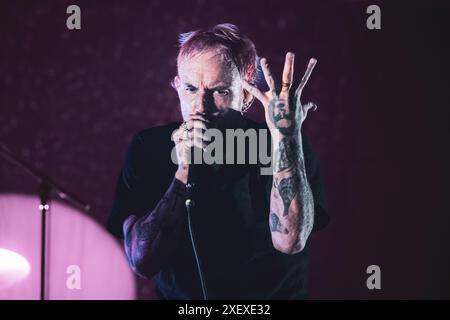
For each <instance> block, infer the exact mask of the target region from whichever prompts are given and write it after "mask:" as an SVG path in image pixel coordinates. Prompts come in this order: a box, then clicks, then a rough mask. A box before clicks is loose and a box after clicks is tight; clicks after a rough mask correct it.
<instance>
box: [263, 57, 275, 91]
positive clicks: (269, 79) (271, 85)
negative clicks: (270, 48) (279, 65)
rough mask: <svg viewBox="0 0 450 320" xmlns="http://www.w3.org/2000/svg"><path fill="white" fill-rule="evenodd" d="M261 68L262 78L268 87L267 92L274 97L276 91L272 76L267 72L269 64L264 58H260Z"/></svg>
mask: <svg viewBox="0 0 450 320" xmlns="http://www.w3.org/2000/svg"><path fill="white" fill-rule="evenodd" d="M261 68H262V70H263V73H264V78H265V79H266V82H267V85H268V86H269V90H270V91H271V92H272V93H273V94H274V95H276V93H275V92H276V91H275V80H274V79H273V76H272V74H271V73H270V70H269V64H268V63H267V59H266V58H262V59H261Z"/></svg>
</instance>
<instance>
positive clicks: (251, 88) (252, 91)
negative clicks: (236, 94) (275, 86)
mask: <svg viewBox="0 0 450 320" xmlns="http://www.w3.org/2000/svg"><path fill="white" fill-rule="evenodd" d="M242 87H243V88H244V89H245V90H247V91H248V92H250V94H251V95H253V96H254V97H255V98H256V99H258V100H259V101H261V103H262V104H263V105H264V104H265V103H266V100H267V98H266V96H265V95H264V93H262V92H261V90H259V89H258V88H257V87H255V86H252V85H251V84H250V83H248V82H247V81H245V80H242Z"/></svg>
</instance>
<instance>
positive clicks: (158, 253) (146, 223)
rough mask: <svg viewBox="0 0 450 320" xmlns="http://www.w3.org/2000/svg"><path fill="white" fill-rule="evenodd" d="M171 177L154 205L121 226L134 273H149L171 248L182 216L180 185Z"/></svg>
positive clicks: (150, 274)
mask: <svg viewBox="0 0 450 320" xmlns="http://www.w3.org/2000/svg"><path fill="white" fill-rule="evenodd" d="M181 184H182V183H181V182H178V183H176V181H175V180H174V181H173V182H172V184H171V185H170V187H169V188H168V190H167V192H166V194H165V195H164V196H163V197H162V199H161V200H160V201H159V202H158V204H157V205H156V207H155V208H154V209H153V210H151V211H150V212H149V213H148V214H146V215H145V216H143V217H141V218H139V219H137V220H136V221H135V223H132V224H130V225H126V226H125V229H127V230H125V231H124V234H125V246H126V248H125V252H126V253H127V257H128V260H129V262H130V264H131V266H132V267H133V268H134V270H135V271H136V272H138V273H139V274H141V275H144V276H149V277H150V276H153V274H155V273H156V272H157V271H158V270H159V268H160V266H161V264H162V262H163V261H162V260H163V259H164V258H165V257H166V256H167V254H168V253H169V252H170V251H171V250H172V249H174V247H175V244H176V243H177V241H176V239H177V237H178V236H179V235H180V234H181V231H182V230H183V229H182V226H183V223H184V220H185V219H184V217H185V214H184V212H185V206H184V201H185V194H184V185H181Z"/></svg>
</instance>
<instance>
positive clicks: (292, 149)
mask: <svg viewBox="0 0 450 320" xmlns="http://www.w3.org/2000/svg"><path fill="white" fill-rule="evenodd" d="M296 159H297V143H296V141H295V140H294V139H292V138H289V137H283V138H282V139H281V141H280V142H279V143H278V149H277V150H275V172H280V171H283V170H285V169H288V168H292V167H293V166H294V165H295V164H296Z"/></svg>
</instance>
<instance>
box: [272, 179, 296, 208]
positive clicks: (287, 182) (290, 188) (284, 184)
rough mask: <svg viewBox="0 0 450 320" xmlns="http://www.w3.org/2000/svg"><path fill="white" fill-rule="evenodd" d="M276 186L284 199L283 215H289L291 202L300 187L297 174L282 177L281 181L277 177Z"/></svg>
mask: <svg viewBox="0 0 450 320" xmlns="http://www.w3.org/2000/svg"><path fill="white" fill-rule="evenodd" d="M274 187H275V189H276V190H277V191H278V193H279V194H280V196H281V200H282V201H283V208H284V210H283V216H287V214H288V213H289V207H290V205H291V202H292V200H293V199H294V197H295V195H296V194H297V191H298V187H299V181H298V176H297V174H294V175H293V176H291V177H288V178H284V179H281V180H280V181H278V178H275V180H274Z"/></svg>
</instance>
